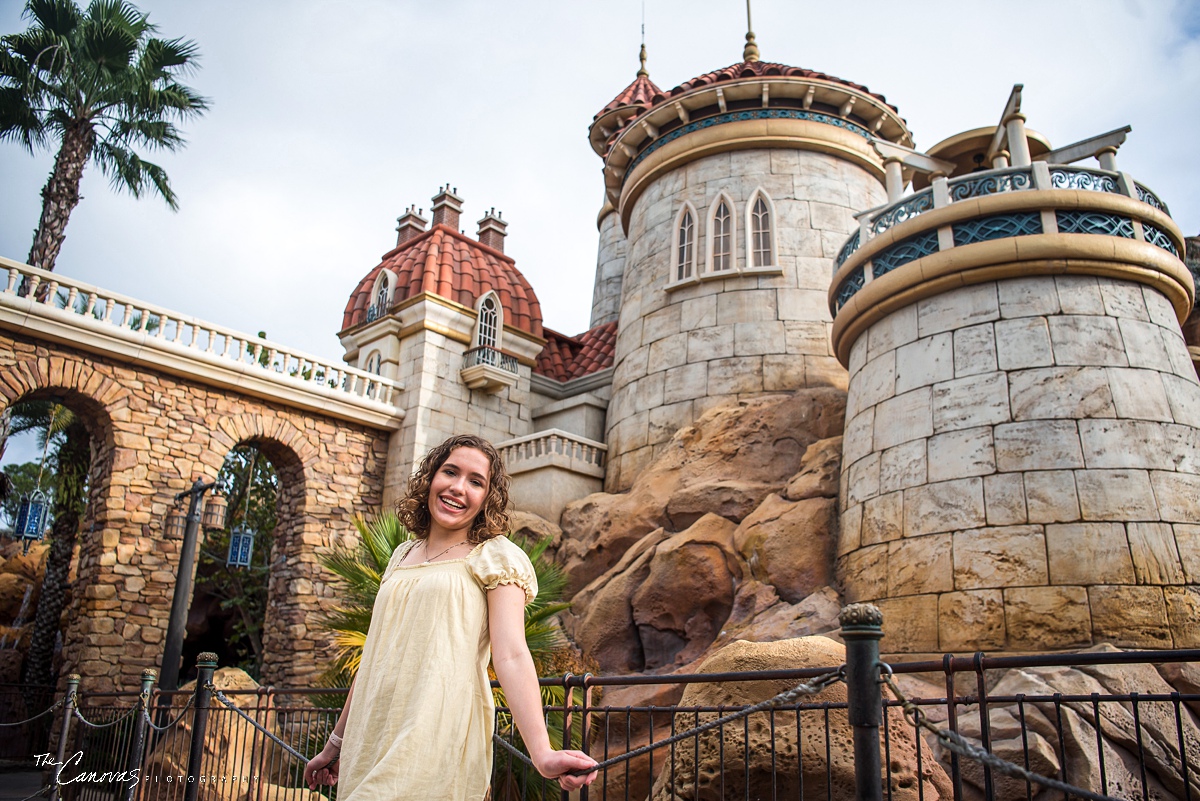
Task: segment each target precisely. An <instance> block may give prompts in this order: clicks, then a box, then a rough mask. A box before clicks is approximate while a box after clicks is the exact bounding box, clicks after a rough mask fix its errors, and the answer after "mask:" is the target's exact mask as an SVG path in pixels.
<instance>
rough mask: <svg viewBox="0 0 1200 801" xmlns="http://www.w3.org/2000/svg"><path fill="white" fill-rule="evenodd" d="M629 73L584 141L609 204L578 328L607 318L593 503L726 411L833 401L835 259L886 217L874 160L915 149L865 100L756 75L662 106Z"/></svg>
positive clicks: (779, 70) (857, 92) (791, 78)
mask: <svg viewBox="0 0 1200 801" xmlns="http://www.w3.org/2000/svg"><path fill="white" fill-rule="evenodd" d="M644 67H645V63H644V61H643V69H642V71H641V72H639V74H638V76H637V79H636V80H635V81H634V83H633V84H631V85H630V86H629V87H628V88H627V89H626V90H625V91H624V92H622V93H621V94H620V95H619V96H618V97H617V98H616V99H614V100H613V102H612V103H610V104H609V105H608V106H606V107H605V108H604V109H603V110H602V111H601V112H600V113H599V114H598V115H597V116H596V120H595V122H594V123H593V125H592V127H591V130H590V139H591V143H592V146H593V148H594V149H595V150H596V152H597V153H598V154H600V155H601V156H602V157H603V159H604V180H605V190H606V204H605V208H604V211H602V212H601V218H600V221H599V224H600V230H601V243H600V250H599V258H598V264H597V274H596V293H595V296H594V302H593V317H592V323H593V325H595V324H596V323H598V322H602V321H605V320H609V319H612V317H613V316H614V315H617V314H619V322H618V334H617V340H616V348H615V354H614V359H615V362H614V363H615V370H614V374H613V381H612V399H611V402H610V404H609V408H608V418H607V435H606V441H607V445H608V466H607V478H606V488H607V489H608V490H609V491H620V490H623V489H626V488H628V487H629V485H630V483H631V482H632V480H633V478H634V477H635V476H636V475H637V473H638V472H640V470H641V469H642V468H643V467H645V465H646V464H647V463H648V462H649V461H650V460H651V459H652V458H653V457H654V455H655V454H656V453H657V452H658V451H659V450H660V449H661V448H662V447H663V446H664V445H665V443H666V442H668V441H669V440H670V438H671V436H672V435H673V434H674V433H675V431H676V430H678V429H679V428H681V427H683V426H686V425H689V424H691V423H692V422H693V421H694V420H695V419H697V418H698V417H699V416H700V415H701V414H703V413H704V412H705V411H706V410H707V409H709V408H711V407H713V406H715V405H716V404H719V403H722V402H724V401H728V400H732V399H737V398H745V397H750V396H753V395H756V394H761V393H764V392H772V391H780V390H793V389H798V388H801V387H805V386H811V385H821V384H834V385H841V386H844V385H845V380H846V374H845V371H844V370H843V368H842V367H841V366H840V365H838V364H837V361H836V359H835V358H833V355H832V352H831V350H830V346H829V328H830V325H831V317H830V314H829V309H828V307H827V303H826V294H827V290H828V287H829V276H830V269H831V265H832V261H833V258H834V257H835V256H836V255H837V252H838V249H839V248H840V247H841V244H842V242H843V240H844V239H845V236H846V234H848V233H849V232H850V231H851V230H853V229H854V227H855V225H856V223H855V221H854V213H855V212H856V211H858V210H860V209H866V208H871V207H873V206H877V205H879V204H880V203H882V202H883V201H884V198H885V194H884V177H885V166H884V160H883V158H882V157H881V156H880V155H879V153H878V152H877V149H876V148H875V147H874V145H873V142H874V141H875V140H876V139H880V140H883V141H885V142H889V143H896V144H898V145H907V144H910V143H911V137H910V135H909V132H908V129H907V128H906V126H905V123H904V121H903V120H902V119H901V118H900V117H899V115H898V113H897V111H896V109H895V108H893V107H892V106H890V105H889V104H888V103H887V101H886V100H885V99H884V98H883V97H882V96H880V95H876V94H873V93H871V92H869V91H868V90H867V89H866V87H863V86H860V85H858V84H854V83H850V82H848V81H843V80H840V79H838V78H834V77H831V76H829V75H824V74H822V73H818V72H812V71H810V70H804V69H798V68H795V67H789V66H786V65H783V64H772V63H767V62H763V61H760V60H759V57H758V48H757V46H755V45H754V41H753V34H749V35H748V36H747V46H746V49H745V52H744V53H743V61H741V62H740V63H737V64H734V65H732V66H729V67H726V68H724V69H721V70H717V71H715V72H711V73H708V74H706V75H702V76H700V77H698V78H694V79H692V80H690V81H687V82H685V83H683V84H681V85H679V86H677V87H676V88H674V89H672V90H670V91H669V92H662V91H661V90H659V89H658V88H657V87H656V86H655V85H654V84H653V83H652V82H651V81H650V79H649V76H648V75H647V74H646V71H645V68H644Z"/></svg>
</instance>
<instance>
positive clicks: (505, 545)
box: [467, 537, 538, 605]
mask: <svg viewBox="0 0 1200 801" xmlns="http://www.w3.org/2000/svg"><path fill="white" fill-rule="evenodd" d="M467 563H468V565H469V566H470V568H471V573H472V574H473V575H474V576H475V580H476V581H478V582H479V586H480V587H482V588H483V589H484V590H494V589H495V588H496V587H499V586H500V585H501V584H516V585H517V586H518V587H520V588H521V589H523V590H525V603H526V605H528V604H531V603H533V599H534V598H536V597H537V591H538V584H537V576H536V575H535V574H534V572H533V564H532V563H531V562H530V561H529V557H528V556H526V555H525V551H523V550H521V548H520V546H519V545H517V544H515V543H513V542H512V541H511V540H509V539H508V537H493V538H492V539H490V540H488V541H487V542H485V543H484V544H483V545H482V546H481V547H480V548H479V550H478V551H476V552H475V553H473V554H471V556H470V557H469V558H468V559H467Z"/></svg>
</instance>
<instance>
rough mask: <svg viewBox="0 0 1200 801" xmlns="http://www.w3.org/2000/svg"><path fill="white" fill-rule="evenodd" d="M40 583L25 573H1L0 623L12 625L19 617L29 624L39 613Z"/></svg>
mask: <svg viewBox="0 0 1200 801" xmlns="http://www.w3.org/2000/svg"><path fill="white" fill-rule="evenodd" d="M9 561H12V560H9ZM40 583H41V582H40V581H37V583H36V584H35V582H34V581H31V580H30V579H29V578H28V577H27V576H26V575H25V574H24V573H0V623H6V624H12V623H13V622H15V621H16V620H17V618H18V617H24V618H25V620H23V621H22V622H28V620H29V619H30V618H32V617H33V615H34V613H35V612H36V611H37V601H38V590H39V587H40Z"/></svg>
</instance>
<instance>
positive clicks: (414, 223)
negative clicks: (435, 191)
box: [396, 206, 429, 247]
mask: <svg viewBox="0 0 1200 801" xmlns="http://www.w3.org/2000/svg"><path fill="white" fill-rule="evenodd" d="M424 210H425V209H418V208H417V207H416V206H409V207H408V208H407V209H405V210H404V214H403V215H402V216H400V217H397V218H396V222H397V223H398V224H397V225H396V247H400V246H401V245H403V244H404V243H405V242H407V241H409V240H410V239H416V238H417V237H418V236H420V235H421V234H423V233H425V226H426V225H427V224H428V223H429V220H427V219H425V218H424V217H422V216H421V212H423V211H424Z"/></svg>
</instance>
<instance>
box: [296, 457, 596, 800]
mask: <svg viewBox="0 0 1200 801" xmlns="http://www.w3.org/2000/svg"><path fill="white" fill-rule="evenodd" d="M507 507H508V475H507V473H505V471H504V465H503V463H502V462H501V460H500V454H499V453H497V452H496V449H495V448H493V447H492V445H491V444H490V443H488V442H487V441H486V440H483V439H480V438H479V437H471V436H458V437H451V438H450V439H448V440H446V441H445V442H443V443H442V444H441V445H439V446H437V447H436V448H434V449H433V450H432V451H430V452H429V453H428V455H426V457H425V458H424V459H423V460H422V462H421V466H420V468H419V469H418V470H417V472H416V474H415V475H414V476H413V478H412V479H411V480H410V481H409V486H408V496H407V497H406V498H405V499H404V500H403V501H402V502H401V504H400V518H401V520H402V521H403V522H404V524H405V526H407V527H408V529H409V531H411V532H412V533H413V534H414V536H415V538H414V539H413V540H411V541H410V542H407V543H404V544H403V545H401V546H400V547H399V548H397V549H396V552H395V554H393V556H392V560H391V562H390V563H389V564H388V566H387V570H385V571H384V574H383V578H382V580H381V582H380V587H379V595H378V596H377V597H376V599H375V607H374V610H373V612H372V614H371V628H370V631H369V632H368V633H367V641H366V644H365V645H364V647H363V654H362V664H361V666H360V668H359V671H358V675H357V676H356V678H355V680H354V682H353V683H352V684H351V686H350V694H349V695H348V696H347V698H346V706H345V708H344V709H343V710H342V714H341V717H339V718H338V722H337V725H336V726H335V727H334V733H333V736H331V737H330V738H329V742H328V743H326V745H325V748H324V749H322V751H321V753H319V754H317V755H316V756H315V757H313V758H312V760H310V761H309V763H308V766H307V767H306V768H305V770H304V779H305V781H306V782H307V783H308V786H309V788H310V789H314V790H315V789H316V788H317V786H318V785H322V784H334V783H335V782H336V783H338V785H339V788H338V799H339V801H403V800H404V799H412V800H413V801H426V800H427V799H431V798H438V799H454V800H455V801H460V800H461V801H466V800H467V799H470V800H471V801H475V799H483V798H485V796H486V794H487V789H488V783H489V781H490V779H491V768H492V730H493V726H494V713H493V705H492V691H491V687H490V685H489V679H488V673H487V666H488V658H489V654H490V656H491V661H492V667H493V668H494V669H495V671H496V676H497V677H498V678H499V679H500V684H501V686H503V687H504V692H505V695H506V697H507V699H508V704H509V707H510V708H511V709H512V713H513V718H514V719H515V720H516V723H517V727H518V728H519V729H520V731H521V737H522V739H523V740H524V741H525V744H526V747H527V748H528V749H529V755H530V756H531V757H532V758H533V763H534V765H535V766H536V767H537V769H538V772H540V773H541V774H542V775H543V776H545V777H547V778H556V779H558V782H559V784H560V785H561V786H562V787H563V788H564V789H567V790H574V789H577V788H579V787H581V786H582V785H584V784H591V782H592V781H593V780H594V779H595V777H596V774H595V773H591V774H588V775H587V776H567V775H565V774H566V773H567V772H568V771H573V770H581V769H586V768H589V767H591V766H592V765H595V764H596V763H595V761H594V760H593V759H591V758H590V757H588V756H587V755H586V754H583V753H582V752H580V751H555V750H554V749H553V748H551V746H550V738H549V736H548V735H547V734H546V725H545V720H544V719H543V717H542V700H541V694H540V693H539V691H538V685H537V675H536V673H535V671H534V666H533V659H532V658H531V657H530V655H529V648H528V647H527V646H526V644H525V616H524V608H525V605H526V604H527V603H529V602H530V601H532V600H533V599H534V596H535V595H536V594H537V580H536V579H535V577H534V572H533V565H531V564H530V562H529V558H528V557H527V556H526V555H525V552H524V551H522V550H521V549H520V548H519V547H517V546H516V545H514V544H513V543H512V542H510V541H509V540H508V539H507V538H506V537H505V536H504V534H505V532H506V531H507V529H508V514H507V512H506V509H507Z"/></svg>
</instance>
